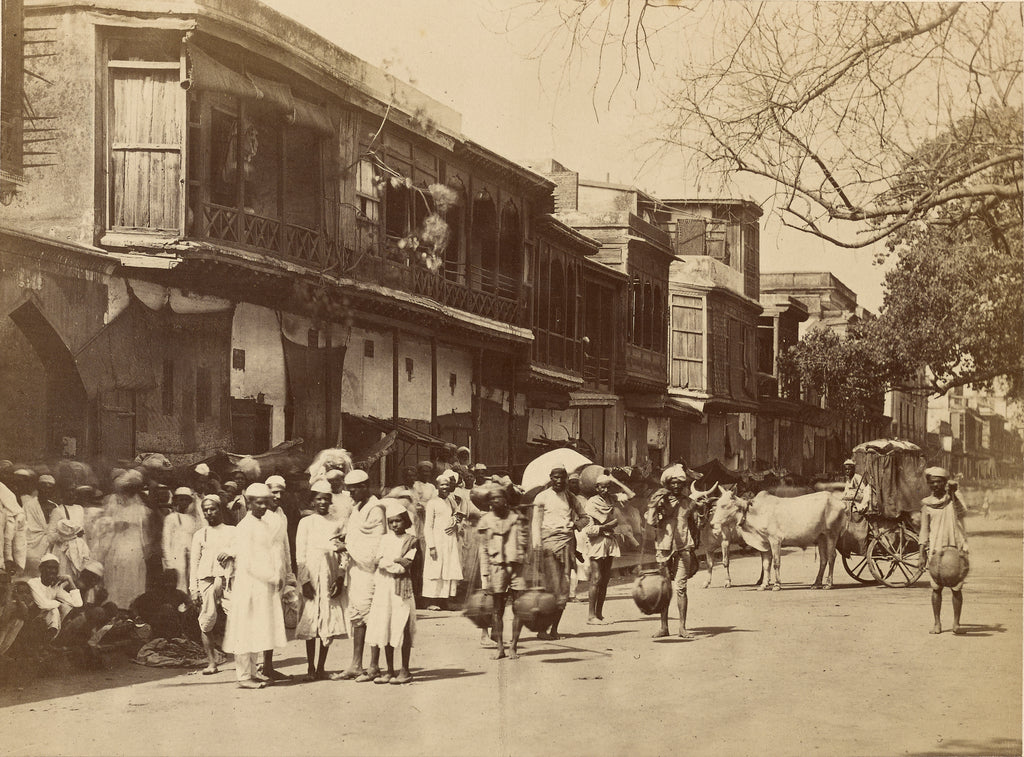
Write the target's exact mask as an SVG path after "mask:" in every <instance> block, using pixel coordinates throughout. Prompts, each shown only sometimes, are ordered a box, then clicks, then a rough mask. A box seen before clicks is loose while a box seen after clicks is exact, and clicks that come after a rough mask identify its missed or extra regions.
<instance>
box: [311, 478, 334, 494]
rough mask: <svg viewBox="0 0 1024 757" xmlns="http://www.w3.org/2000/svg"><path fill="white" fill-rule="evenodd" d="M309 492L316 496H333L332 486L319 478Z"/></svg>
mask: <svg viewBox="0 0 1024 757" xmlns="http://www.w3.org/2000/svg"><path fill="white" fill-rule="evenodd" d="M309 490H310V491H311V492H313V493H315V494H333V492H332V491H331V485H330V484H329V483H327V481H326V480H325V479H322V478H318V479H317V480H316V481H314V482H313V484H312V485H311V486H310V487H309Z"/></svg>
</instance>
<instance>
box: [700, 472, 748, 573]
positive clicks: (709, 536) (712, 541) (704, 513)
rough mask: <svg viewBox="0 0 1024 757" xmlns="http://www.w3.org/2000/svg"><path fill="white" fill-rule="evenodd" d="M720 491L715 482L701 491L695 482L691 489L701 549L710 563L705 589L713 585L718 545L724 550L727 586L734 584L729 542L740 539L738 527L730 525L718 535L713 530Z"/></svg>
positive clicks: (723, 564) (723, 565)
mask: <svg viewBox="0 0 1024 757" xmlns="http://www.w3.org/2000/svg"><path fill="white" fill-rule="evenodd" d="M720 493H721V489H720V488H719V486H718V484H713V485H712V486H711V488H710V489H708V490H707V491H701V490H700V489H698V488H697V485H696V484H694V485H693V487H692V489H691V491H690V499H692V500H693V502H694V503H695V505H696V510H697V513H698V516H697V528H698V532H699V534H700V536H699V538H700V549H701V550H703V552H704V560H705V562H707V565H708V577H707V580H706V581H705V582H704V585H703V588H705V589H706V588H708V587H709V586H711V574H712V572H713V571H714V566H715V556H714V551H715V550H714V548H715V546H716V545H717V546H718V547H719V549H720V550H721V552H722V567H723V568H724V569H725V588H726V589H728V588H730V587H731V586H732V575H731V574H730V573H729V544H730V542H731V543H733V544H736V543H738V542H739V540H740V536H739V534H738V533H737V532H736V529H735V528H729V526H728V525H726V526H725V528H723V529H722V532H721V534H720V535H716V534H715V533H713V531H712V526H711V522H712V519H713V516H714V511H715V504H714V500H715V499H717V497H718V496H719V494H720Z"/></svg>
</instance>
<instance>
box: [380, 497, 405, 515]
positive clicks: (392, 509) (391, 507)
mask: <svg viewBox="0 0 1024 757" xmlns="http://www.w3.org/2000/svg"><path fill="white" fill-rule="evenodd" d="M386 502H387V505H386V506H385V508H384V514H385V515H386V516H387V517H388V518H397V517H398V516H399V515H401V514H402V513H405V514H406V515H408V514H409V511H408V510H407V509H406V507H405V505H404V504H403V503H402V502H399V501H398V500H396V499H389V500H386Z"/></svg>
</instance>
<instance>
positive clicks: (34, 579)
mask: <svg viewBox="0 0 1024 757" xmlns="http://www.w3.org/2000/svg"><path fill="white" fill-rule="evenodd" d="M155 457H160V456H155ZM847 462H848V463H850V464H851V465H848V466H847V485H846V490H845V491H844V495H843V496H844V499H848V500H850V505H851V507H855V508H856V507H861V506H862V505H863V503H864V502H865V501H867V500H868V499H870V497H869V496H867V494H868V493H869V488H868V485H867V482H866V481H864V480H863V479H862V478H861V477H860V476H857V475H856V474H855V473H854V470H853V466H852V461H847ZM440 467H443V468H444V469H443V470H440V472H438V468H440ZM171 470H172V469H171V467H170V464H169V463H167V461H166V459H160V460H154V456H147V458H146V459H143V460H141V461H139V464H138V465H137V466H136V467H134V468H131V469H126V470H115V471H113V472H112V475H111V484H110V492H109V493H108V494H106V495H104V494H102V493H101V492H100V491H99V490H98V488H97V487H95V486H94V485H91V484H79V485H76V486H70V487H69V486H65V487H64V488H63V489H61V488H59V487H58V486H57V480H56V479H55V477H54V476H53V475H52V474H51V473H48V472H42V473H41V472H39V471H36V470H33V469H31V468H29V467H27V466H15V465H13V464H11V463H9V462H7V461H0V506H2V509H3V512H2V517H0V529H2V537H3V545H4V567H5V569H6V570H5V571H3V572H2V574H0V655H2V654H5V653H7V652H8V650H10V649H11V647H12V645H13V644H14V643H15V641H16V639H17V638H18V637H19V632H20V633H21V637H22V638H23V640H26V641H28V642H34V643H37V644H45V645H54V644H62V643H63V644H72V643H83V642H85V641H86V640H87V641H89V642H90V643H93V644H95V643H96V642H97V641H98V640H99V639H101V638H102V637H103V635H104V632H109V631H110V630H111V628H112V626H114V625H116V623H117V621H118V620H120V621H121V622H122V623H126V622H127V623H130V624H134V626H135V628H136V629H138V628H146V629H147V633H151V634H153V635H158V636H160V635H163V636H167V637H171V636H181V637H187V638H193V639H195V640H197V641H199V642H201V643H202V646H203V649H204V651H205V655H206V658H207V666H206V668H204V669H203V671H202V672H203V673H204V674H208V675H212V674H215V673H217V672H218V671H219V667H218V659H222V658H221V657H220V652H221V651H223V652H227V653H231V654H233V655H234V657H235V668H236V675H237V683H238V685H239V686H240V687H242V688H247V689H248V688H262V687H263V686H265V685H267V684H268V683H270V682H274V681H277V680H280V679H283V678H287V676H285V675H283V674H282V673H280V672H279V671H277V670H276V669H275V667H274V661H273V653H274V650H275V649H279V648H281V647H283V646H284V645H285V643H286V642H287V640H288V632H287V628H294V637H295V638H299V639H303V640H305V642H306V653H307V675H306V679H308V680H319V679H325V678H328V677H330V678H334V679H341V680H346V679H350V680H355V681H359V682H369V681H373V682H374V683H393V684H403V683H408V682H409V681H411V680H412V674H411V672H410V656H411V650H412V646H413V643H414V639H415V635H416V610H417V608H421V609H422V608H426V609H428V610H431V609H432V610H442V609H453V607H454V606H455V605H461V604H464V603H465V602H466V601H467V600H468V599H469V598H470V597H471V596H472V595H473V594H474V593H476V592H480V593H482V594H483V595H486V596H487V597H488V600H489V603H490V604H489V606H490V608H491V610H490V612H491V617H490V622H489V624H484V625H487V626H488V627H487V628H484V630H483V632H482V636H481V643H482V644H483V645H484V646H489V647H492V648H494V649H495V652H494V657H495V658H496V659H501V658H503V657H505V656H506V649H505V643H504V629H503V625H504V615H505V614H506V613H505V610H506V607H512V609H513V618H512V636H511V646H510V650H509V656H511V657H512V658H515V657H517V645H518V641H519V638H520V634H521V631H522V628H523V622H522V620H521V618H520V617H519V610H518V609H517V605H518V603H517V599H519V598H520V597H521V596H522V594H523V593H524V592H525V591H527V589H528V588H530V587H543V589H544V590H545V591H546V592H547V593H548V594H550V595H553V597H554V603H553V606H552V607H550V608H548V610H547V611H546V614H545V615H544V619H543V624H542V627H541V628H540V630H539V631H538V637H539V638H541V639H558V638H559V636H560V631H559V624H560V622H561V619H562V614H563V612H564V609H565V606H566V604H567V602H569V601H571V600H573V599H575V586H576V582H577V581H578V580H579V578H580V576H581V575H585V576H588V577H589V580H588V583H589V592H588V593H589V596H588V611H587V623H588V624H591V625H601V624H604V623H605V622H606V620H605V616H604V607H605V599H606V595H607V590H608V585H609V582H610V578H611V574H612V564H613V561H614V559H615V558H616V557H618V556H620V555H621V553H622V548H623V546H624V544H625V542H626V541H627V540H631V539H632V535H631V533H630V531H629V529H626V528H623V523H622V510H621V505H622V502H621V500H622V499H624V496H623V495H622V494H620V493H619V492H620V490H621V488H622V487H621V485H620V484H619V482H618V481H617V480H616V479H615V478H613V477H612V476H610V475H607V474H604V475H601V476H599V477H598V478H597V480H596V482H591V483H592V484H593V489H592V490H591V491H592V492H593V493H592V496H589V497H587V496H585V495H584V494H583V493H582V492H581V482H580V478H579V476H578V475H577V474H570V472H568V471H567V470H566V469H565V468H563V467H560V466H559V467H555V468H553V469H552V470H551V471H550V480H549V482H548V484H547V485H546V486H545V487H543V488H542V489H541V490H540V491H539V492H536V493H535V496H533V497H532V500H531V501H526V497H524V496H523V495H524V492H523V491H522V490H521V489H520V488H519V487H517V486H515V485H514V484H513V483H512V482H511V481H510V480H509V479H508V478H507V477H504V476H495V475H491V473H490V472H489V471H488V470H487V469H486V467H485V466H483V465H481V464H477V465H475V466H474V465H470V464H469V463H468V450H467V449H465V448H461V449H460V450H459V451H458V455H457V457H456V462H455V463H454V464H450V465H446V466H439V465H436V464H435V463H433V462H430V461H423V462H421V463H420V464H419V465H417V466H415V467H408V468H405V469H404V470H403V471H402V480H401V482H399V483H398V484H397V485H396V486H392V487H382V488H381V489H380V490H379V491H378V492H377V493H374V492H372V491H371V484H370V479H369V475H368V474H367V473H366V472H365V471H362V470H359V469H357V468H353V467H352V466H351V465H348V466H344V465H343V466H340V467H330V466H328V467H326V468H324V469H322V470H319V471H317V472H316V473H315V474H313V473H308V477H304V476H303V475H294V476H289V478H288V479H286V478H285V477H283V476H280V475H272V476H269V477H267V478H265V479H264V480H263V481H250V480H249V478H250V476H248V475H247V474H246V473H245V472H243V471H240V470H234V471H227V472H226V475H225V480H224V481H223V482H222V481H221V480H220V479H218V477H217V476H216V475H214V474H213V472H212V471H211V470H210V468H209V466H207V465H205V464H200V465H197V466H195V467H194V468H192V469H191V470H189V471H188V473H187V477H188V478H189V479H190V480H188V481H171V480H169V477H168V475H167V473H168V471H171ZM311 470H312V469H311ZM927 473H928V481H929V484H930V486H932V492H933V493H932V495H931V496H930V497H929V498H927V499H926V500H925V501H924V502H923V503H922V508H923V509H922V516H923V517H922V526H921V539H920V541H921V545H922V556H921V558H922V560H925V559H926V554H925V552H926V551H927V550H929V549H930V550H933V553H934V551H935V550H937V549H940V548H941V547H945V546H948V545H949V544H952V545H954V546H956V547H957V548H959V549H961V550H962V552H963V553H964V554H965V555H966V535H965V531H964V528H963V514H964V512H965V508H964V507H963V503H962V501H961V500H960V499H959V498H958V496H957V495H956V491H955V487H952V486H950V485H949V483H948V482H949V474H948V473H947V472H945V471H943V470H941V469H934V468H933V469H929V470H928V471H927ZM692 480H693V474H692V473H691V472H690V471H688V469H687V468H686V467H685V466H684V465H681V464H677V465H673V466H671V467H669V468H668V469H666V470H665V471H664V472H663V473H662V475H661V480H660V483H661V488H659V489H658V490H657V491H656V492H654V494H653V495H651V496H650V498H649V501H648V503H647V508H646V511H645V513H644V521H645V523H646V524H647V525H648V526H649V527H650V528H651V529H652V531H653V537H654V538H653V552H654V556H655V557H656V559H657V562H658V564H659V566H660V569H661V571H662V573H663V575H664V576H665V577H666V578H667V579H668V580H669V582H670V583H671V587H672V594H673V595H674V596H675V597H676V603H675V604H676V607H677V611H678V618H679V631H678V633H679V636H681V637H683V638H690V637H691V633H690V631H689V630H688V629H687V609H688V607H687V580H688V579H689V578H690V577H692V575H693V574H694V573H695V572H696V558H695V556H694V552H695V550H696V548H697V546H698V545H697V540H698V533H699V531H698V528H697V525H696V515H697V511H698V510H699V507H700V503H695V502H694V501H693V500H691V498H690V491H689V487H690V484H691V482H692ZM179 484H180V485H179ZM632 540H633V542H634V546H636V544H635V539H632ZM932 586H933V599H932V602H933V608H934V611H935V629H936V632H937V631H938V629H940V624H939V611H940V608H941V592H942V588H943V587H942V586H941V585H940V584H939V583H937V582H936V581H935V580H934V579H933V582H932ZM951 589H952V593H953V611H954V632H959V629H960V612H961V608H962V604H963V598H962V593H961V589H962V582H961V583H960V584H959V585H956V586H952V587H951ZM669 604H670V603H664V607H663V609H661V610H660V624H659V627H658V630H657V632H656V633H655V637H664V636H667V635H668V634H669V624H668V616H669V609H670V608H669ZM26 626H27V627H28V628H29V629H30V630H29V632H28V633H24V632H22V628H23V627H26ZM345 637H348V638H350V639H351V644H352V649H351V651H352V656H351V661H350V663H349V665H348V666H347V667H346V668H345V669H344V670H342V671H341V672H338V673H334V674H328V673H327V670H326V664H327V658H328V653H329V650H330V648H331V646H332V645H333V642H335V641H336V640H338V639H341V638H345ZM367 645H368V646H369V650H368V664H367V665H364V658H366V657H367V650H366V646H367ZM396 649H397V650H400V652H399V658H398V660H397V661H396V659H395V656H396V655H395V650H396ZM382 650H383V652H384V659H383V660H382V659H381V651H382Z"/></svg>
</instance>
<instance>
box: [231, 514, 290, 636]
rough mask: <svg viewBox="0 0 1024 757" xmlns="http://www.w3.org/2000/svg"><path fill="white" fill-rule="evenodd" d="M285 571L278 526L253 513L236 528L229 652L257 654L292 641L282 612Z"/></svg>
mask: <svg viewBox="0 0 1024 757" xmlns="http://www.w3.org/2000/svg"><path fill="white" fill-rule="evenodd" d="M265 517H266V515H264V518H265ZM283 573H284V568H283V566H282V565H281V549H280V545H279V544H278V543H277V535H276V529H275V528H274V525H273V524H271V523H267V522H264V520H263V519H261V518H257V517H256V516H254V515H253V514H252V513H249V514H248V515H246V516H245V517H244V518H242V521H241V522H240V523H239V524H238V525H237V526H236V527H235V580H234V585H233V588H232V593H231V612H230V613H229V614H228V624H227V629H226V631H225V633H224V651H225V652H231V653H232V654H247V653H248V654H254V653H256V652H263V651H266V650H268V649H275V648H278V647H283V646H284V645H285V644H286V643H287V642H288V638H287V636H286V635H285V630H284V613H283V612H282V611H281V587H282V583H283V582H282V579H281V576H282V574H283Z"/></svg>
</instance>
